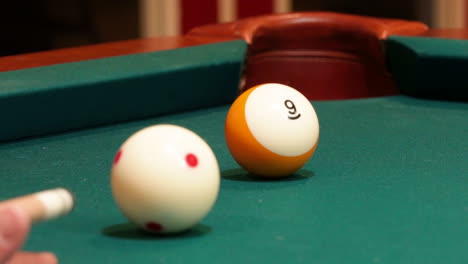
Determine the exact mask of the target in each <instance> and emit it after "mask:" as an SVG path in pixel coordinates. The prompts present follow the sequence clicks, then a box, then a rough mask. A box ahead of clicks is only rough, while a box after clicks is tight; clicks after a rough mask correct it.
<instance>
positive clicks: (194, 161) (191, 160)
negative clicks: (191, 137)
mask: <svg viewBox="0 0 468 264" xmlns="http://www.w3.org/2000/svg"><path fill="white" fill-rule="evenodd" d="M185 161H186V162H187V164H188V165H189V166H190V167H192V168H194V167H196V166H197V165H198V158H197V156H195V155H194V154H192V153H189V154H187V155H186V156H185Z"/></svg>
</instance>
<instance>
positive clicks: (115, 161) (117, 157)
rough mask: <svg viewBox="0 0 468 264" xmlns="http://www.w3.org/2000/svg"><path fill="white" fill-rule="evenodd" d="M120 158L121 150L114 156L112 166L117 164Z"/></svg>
mask: <svg viewBox="0 0 468 264" xmlns="http://www.w3.org/2000/svg"><path fill="white" fill-rule="evenodd" d="M121 156H122V150H119V152H117V154H116V155H115V158H114V165H115V164H117V163H118V162H119V160H120V157H121Z"/></svg>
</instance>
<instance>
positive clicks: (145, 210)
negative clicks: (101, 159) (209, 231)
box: [111, 124, 220, 233]
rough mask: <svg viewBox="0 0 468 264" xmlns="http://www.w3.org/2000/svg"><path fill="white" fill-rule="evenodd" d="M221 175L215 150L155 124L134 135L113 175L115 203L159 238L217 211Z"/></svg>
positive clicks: (179, 130)
mask: <svg viewBox="0 0 468 264" xmlns="http://www.w3.org/2000/svg"><path fill="white" fill-rule="evenodd" d="M219 185H220V173H219V167H218V162H217V161H216V157H215V155H214V153H213V151H212V150H211V148H210V147H209V145H208V144H207V143H206V142H205V141H204V140H203V139H202V138H201V137H199V136H198V135H197V134H195V133H194V132H192V131H190V130H188V129H186V128H183V127H180V126H175V125H165V124H164V125H155V126H150V127H147V128H144V129H142V130H140V131H138V132H136V133H135V134H133V135H132V136H130V137H129V138H128V139H127V140H126V141H125V142H124V143H123V144H122V146H121V147H120V149H119V151H118V152H117V154H116V156H115V158H114V163H113V166H112V170H111V187H112V193H113V196H114V200H115V201H116V203H117V205H118V207H119V208H120V210H121V211H122V213H123V214H124V215H125V216H126V217H127V218H128V219H129V220H130V222H133V223H134V224H136V225H137V226H139V227H141V228H143V229H144V230H146V231H149V232H153V233H176V232H180V231H184V230H187V229H190V228H191V227H193V226H194V225H196V224H197V223H198V222H199V221H201V219H203V218H204V217H205V216H206V215H207V214H208V213H209V211H210V210H211V208H212V207H213V205H214V203H215V201H216V198H217V196H218V192H219Z"/></svg>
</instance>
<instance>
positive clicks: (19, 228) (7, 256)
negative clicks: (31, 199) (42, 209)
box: [0, 205, 58, 264]
mask: <svg viewBox="0 0 468 264" xmlns="http://www.w3.org/2000/svg"><path fill="white" fill-rule="evenodd" d="M30 228H31V219H30V217H29V216H28V215H27V213H26V212H25V211H24V210H22V209H21V208H19V207H15V206H12V205H4V206H1V207H0V264H30V263H31V264H56V263H58V260H57V257H56V256H55V255H54V254H53V253H50V252H25V251H21V247H22V245H23V243H24V241H25V239H26V237H27V236H28V233H29V230H30Z"/></svg>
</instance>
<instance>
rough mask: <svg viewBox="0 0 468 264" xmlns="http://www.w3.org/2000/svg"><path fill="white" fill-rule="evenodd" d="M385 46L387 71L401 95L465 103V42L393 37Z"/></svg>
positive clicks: (467, 55) (467, 43) (467, 50)
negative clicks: (389, 72) (388, 69)
mask: <svg viewBox="0 0 468 264" xmlns="http://www.w3.org/2000/svg"><path fill="white" fill-rule="evenodd" d="M385 44H386V53H387V59H388V63H389V68H390V71H391V72H392V74H393V76H394V78H395V80H396V83H397V86H398V88H399V89H400V90H401V92H402V93H404V94H408V95H412V96H417V97H425V98H437V99H446V100H459V101H466V100H468V41H466V40H455V39H441V38H427V37H400V36H394V37H390V38H389V39H388V40H387V41H386V43H385Z"/></svg>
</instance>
